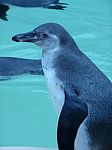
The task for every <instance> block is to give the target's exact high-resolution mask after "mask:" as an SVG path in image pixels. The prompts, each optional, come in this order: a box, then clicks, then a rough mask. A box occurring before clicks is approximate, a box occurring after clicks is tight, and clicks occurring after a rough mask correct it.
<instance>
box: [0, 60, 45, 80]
mask: <svg viewBox="0 0 112 150" xmlns="http://www.w3.org/2000/svg"><path fill="white" fill-rule="evenodd" d="M21 74H31V75H44V73H43V69H42V65H41V60H31V59H23V58H16V57H0V76H1V77H3V79H4V77H8V79H11V78H9V77H11V76H17V75H21ZM1 80H2V79H1Z"/></svg>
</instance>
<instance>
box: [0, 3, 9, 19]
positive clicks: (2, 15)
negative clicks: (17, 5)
mask: <svg viewBox="0 0 112 150" xmlns="http://www.w3.org/2000/svg"><path fill="white" fill-rule="evenodd" d="M8 10H9V6H7V5H4V4H0V19H2V20H4V21H8V19H7V17H6V16H7V14H6V12H7V11H8Z"/></svg>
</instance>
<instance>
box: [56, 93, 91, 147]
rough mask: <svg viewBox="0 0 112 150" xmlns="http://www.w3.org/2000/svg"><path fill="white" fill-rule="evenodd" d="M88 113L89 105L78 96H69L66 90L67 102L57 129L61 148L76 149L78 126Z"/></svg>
mask: <svg viewBox="0 0 112 150" xmlns="http://www.w3.org/2000/svg"><path fill="white" fill-rule="evenodd" d="M87 115H88V109H87V105H86V104H85V103H83V102H82V101H81V100H80V99H79V98H78V97H77V96H75V95H74V96H69V95H68V93H67V92H65V103H64V105H63V108H62V111H61V113H60V116H59V121H58V129H57V140H58V147H59V149H60V150H68V149H69V150H74V142H75V137H76V134H77V131H78V128H79V126H80V124H81V123H82V122H83V121H84V119H85V118H86V117H87Z"/></svg>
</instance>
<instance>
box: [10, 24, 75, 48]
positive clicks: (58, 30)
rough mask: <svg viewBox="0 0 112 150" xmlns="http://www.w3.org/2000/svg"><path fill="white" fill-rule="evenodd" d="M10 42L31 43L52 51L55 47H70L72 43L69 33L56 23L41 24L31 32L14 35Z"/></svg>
mask: <svg viewBox="0 0 112 150" xmlns="http://www.w3.org/2000/svg"><path fill="white" fill-rule="evenodd" d="M12 40H13V41H16V42H32V43H34V44H36V45H38V46H39V47H41V48H42V49H54V48H56V47H57V46H70V45H73V43H74V40H73V39H72V37H71V36H70V35H69V33H68V32H67V31H66V30H65V29H64V28H63V27H62V26H61V25H59V24H56V23H46V24H42V25H40V26H38V27H37V28H35V29H34V30H33V31H31V32H27V33H22V34H18V35H15V36H14V37H12Z"/></svg>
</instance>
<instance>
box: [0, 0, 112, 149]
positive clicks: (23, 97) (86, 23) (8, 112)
mask: <svg viewBox="0 0 112 150" xmlns="http://www.w3.org/2000/svg"><path fill="white" fill-rule="evenodd" d="M61 2H66V3H68V4H69V5H68V8H66V9H65V10H64V11H62V10H58V11H57V10H47V9H42V8H28V9H25V8H19V7H14V6H11V9H10V10H9V11H8V19H9V21H8V22H5V21H0V56H13V57H21V58H33V59H38V58H41V50H40V49H39V48H38V47H37V46H35V45H33V44H27V43H15V42H13V41H12V40H11V37H12V36H13V35H15V34H18V33H22V32H27V31H30V30H32V29H33V28H35V27H37V26H38V25H40V24H42V23H46V22H56V23H59V24H61V25H63V26H64V27H65V28H66V29H67V30H68V31H69V33H70V34H71V35H72V36H73V37H74V39H75V41H76V43H77V44H78V46H79V47H80V49H81V50H82V51H83V52H84V53H85V54H86V55H88V57H90V59H91V60H92V61H93V62H94V63H95V64H96V65H97V66H98V67H99V68H100V69H101V70H102V71H103V72H104V73H105V74H106V75H107V76H108V78H109V79H110V80H112V17H111V14H112V9H111V6H112V1H111V0H106V1H105V0H94V1H92V0H85V1H83V0H63V1H61ZM56 125H57V114H56V111H55V109H54V107H53V105H52V102H51V100H50V97H49V94H48V90H47V86H46V82H45V79H44V77H42V76H26V75H22V76H19V77H15V78H14V79H12V80H8V81H1V82H0V146H41V147H56V145H57V144H56Z"/></svg>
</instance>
